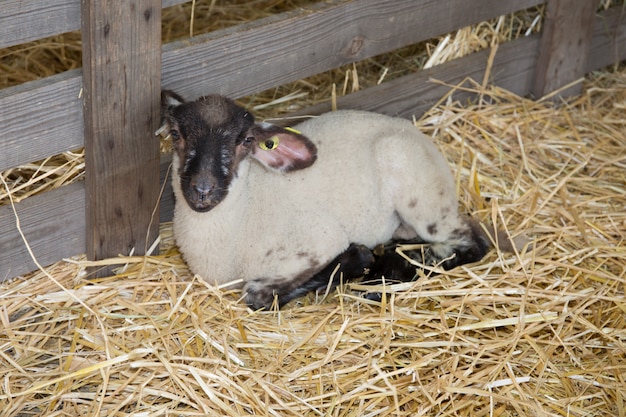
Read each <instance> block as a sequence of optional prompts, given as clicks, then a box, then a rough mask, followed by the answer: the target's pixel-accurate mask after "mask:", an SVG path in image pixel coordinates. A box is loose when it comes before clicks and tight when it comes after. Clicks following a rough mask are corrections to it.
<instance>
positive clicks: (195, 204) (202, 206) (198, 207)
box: [185, 197, 221, 213]
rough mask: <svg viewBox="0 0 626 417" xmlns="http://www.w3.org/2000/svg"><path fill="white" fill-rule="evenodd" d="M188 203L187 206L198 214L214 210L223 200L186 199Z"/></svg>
mask: <svg viewBox="0 0 626 417" xmlns="http://www.w3.org/2000/svg"><path fill="white" fill-rule="evenodd" d="M185 199H186V200H187V201H186V203H187V205H188V206H189V207H190V208H191V209H192V210H193V211H197V212H198V213H205V212H207V211H209V210H211V209H213V208H214V207H215V206H217V205H218V204H219V203H220V201H221V200H214V199H207V198H205V199H198V198H188V197H187V198H185Z"/></svg>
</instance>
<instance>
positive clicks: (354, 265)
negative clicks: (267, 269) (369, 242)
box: [244, 243, 374, 310]
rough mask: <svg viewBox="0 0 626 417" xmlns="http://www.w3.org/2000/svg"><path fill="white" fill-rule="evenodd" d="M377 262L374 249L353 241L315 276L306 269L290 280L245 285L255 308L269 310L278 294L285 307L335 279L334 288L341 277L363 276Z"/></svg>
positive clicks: (258, 279)
mask: <svg viewBox="0 0 626 417" xmlns="http://www.w3.org/2000/svg"><path fill="white" fill-rule="evenodd" d="M373 262H374V255H373V254H372V251H371V250H370V249H368V248H367V247H365V246H363V245H358V244H355V243H353V244H351V245H350V246H349V247H348V249H346V250H345V251H344V252H342V253H341V254H340V255H339V256H337V257H336V258H335V259H333V261H331V262H330V263H329V264H328V265H326V266H325V267H324V268H323V269H322V270H321V271H319V272H317V273H314V275H313V276H311V274H312V272H311V271H305V272H303V273H302V274H300V275H299V276H298V277H296V278H294V279H290V280H288V279H275V278H256V279H253V280H250V281H248V282H247V283H246V285H245V286H244V292H245V293H246V302H247V303H248V305H249V306H250V307H251V308H252V309H254V310H258V309H261V308H264V309H269V308H270V307H271V306H272V304H273V302H274V298H275V297H277V298H278V306H279V307H282V306H283V305H285V304H287V303H288V302H289V301H291V300H293V299H294V298H298V297H300V296H303V295H305V294H306V293H308V292H309V291H313V290H317V289H319V288H326V287H327V286H328V284H329V281H331V280H332V282H331V284H330V285H331V288H334V287H336V286H337V285H338V284H339V283H340V282H341V280H343V281H350V280H353V279H356V278H360V277H362V276H363V275H364V274H365V273H366V272H367V269H368V268H369V267H370V265H371V264H372V263H373Z"/></svg>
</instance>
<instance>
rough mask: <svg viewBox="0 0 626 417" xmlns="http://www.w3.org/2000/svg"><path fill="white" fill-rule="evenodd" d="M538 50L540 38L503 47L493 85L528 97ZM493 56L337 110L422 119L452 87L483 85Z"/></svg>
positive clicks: (411, 79)
mask: <svg viewBox="0 0 626 417" xmlns="http://www.w3.org/2000/svg"><path fill="white" fill-rule="evenodd" d="M538 46H539V36H538V35H533V36H530V37H527V38H522V39H519V40H516V41H514V42H508V43H506V44H503V45H500V47H499V48H498V50H497V53H496V56H495V59H494V62H493V68H492V71H491V76H490V77H489V82H490V83H493V84H495V85H497V86H499V87H502V88H504V89H507V90H509V91H512V92H514V93H516V94H519V95H522V96H523V95H526V94H528V92H529V91H530V89H531V87H532V81H533V77H532V74H533V69H534V68H535V66H536V64H537V54H536V50H537V47H538ZM489 53H490V51H489V50H483V51H480V52H477V53H474V54H471V55H469V56H467V57H465V58H462V59H457V60H454V61H450V62H446V63H444V64H441V65H438V66H436V67H433V68H429V69H427V70H423V71H419V72H416V73H415V74H411V75H407V76H404V77H402V78H398V79H396V80H393V81H389V82H386V83H383V84H380V85H377V86H374V87H370V88H367V89H365V90H361V91H359V92H356V93H352V94H349V95H346V96H343V97H339V98H338V99H337V108H339V109H355V110H369V111H375V112H379V113H385V114H389V115H391V116H400V117H405V118H408V119H411V118H413V117H414V116H415V117H420V115H421V114H423V113H424V112H425V111H427V110H428V109H430V108H431V107H432V106H433V105H434V104H435V103H436V102H437V101H438V100H440V99H441V97H443V96H445V95H446V94H448V92H449V91H450V87H449V86H448V85H456V84H458V83H460V82H462V81H463V80H465V79H468V78H471V79H473V80H474V81H475V82H477V83H482V80H483V77H484V74H485V71H486V67H487V61H488V58H489ZM444 83H446V84H448V85H445V84H444ZM471 96H472V94H470V93H467V92H464V91H457V92H455V93H454V95H453V96H452V98H453V99H455V100H460V101H463V100H466V99H470V98H471ZM330 110H331V103H330V102H326V103H321V104H318V105H316V106H311V107H309V108H306V109H303V110H302V111H299V112H297V113H294V114H291V115H290V117H289V119H290V120H293V117H297V116H299V115H303V116H304V115H316V114H321V113H324V112H327V111H330Z"/></svg>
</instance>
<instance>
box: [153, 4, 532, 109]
mask: <svg viewBox="0 0 626 417" xmlns="http://www.w3.org/2000/svg"><path fill="white" fill-rule="evenodd" d="M540 3H542V1H537V0H517V1H502V0H483V1H481V2H473V3H472V5H471V6H469V5H468V3H467V1H466V0H449V1H445V2H443V1H441V2H433V1H424V0H422V1H415V0H397V1H393V2H381V1H379V0H354V1H350V2H338V1H334V2H328V3H326V2H324V3H321V4H319V5H317V6H316V7H315V8H314V11H315V13H312V12H311V11H296V12H290V13H284V14H282V15H279V16H273V17H270V18H267V19H261V20H259V21H255V22H252V23H249V24H245V25H241V26H237V27H235V28H230V29H226V30H223V31H219V32H213V33H209V34H206V35H200V36H197V37H194V38H193V39H190V40H184V41H180V42H173V43H170V44H167V45H165V46H164V50H163V72H162V77H163V85H164V87H165V88H168V89H172V90H175V91H177V92H178V93H180V94H181V95H183V96H184V97H189V98H191V97H196V96H198V95H199V94H200V93H208V92H214V93H221V94H225V95H230V96H234V97H241V96H245V95H249V94H253V93H256V92H259V91H263V90H265V89H268V88H271V87H274V86H277V85H281V84H284V83H287V82H291V81H295V80H299V79H302V78H305V77H308V76H310V75H314V74H318V73H320V72H324V71H327V70H330V69H332V68H336V67H338V66H341V65H345V64H348V63H351V62H354V61H358V60H362V59H365V58H369V57H372V56H375V55H378V54H381V53H384V52H387V51H391V50H394V49H397V48H400V47H403V46H406V45H410V44H414V43H417V42H420V41H423V40H427V39H431V38H433V37H435V36H438V35H441V34H445V33H448V32H450V31H453V30H456V29H457V28H460V27H463V26H467V25H471V24H474V23H478V22H481V21H484V20H487V19H491V18H495V17H498V16H500V15H503V14H508V13H512V12H515V11H517V10H520V9H524V8H527V7H531V6H534V5H537V4H540Z"/></svg>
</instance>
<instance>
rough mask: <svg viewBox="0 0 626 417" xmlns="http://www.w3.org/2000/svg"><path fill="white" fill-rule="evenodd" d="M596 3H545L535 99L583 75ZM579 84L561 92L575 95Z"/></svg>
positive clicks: (569, 0) (557, 0) (591, 0)
mask: <svg viewBox="0 0 626 417" xmlns="http://www.w3.org/2000/svg"><path fill="white" fill-rule="evenodd" d="M597 6H598V0H548V2H547V4H546V14H545V19H544V25H543V34H542V37H541V47H540V48H541V49H540V51H539V58H538V61H537V70H536V72H535V83H534V88H533V94H534V96H535V97H536V98H540V97H543V96H544V95H546V94H548V93H550V92H552V91H554V90H556V89H559V88H561V87H563V86H565V85H567V84H569V83H571V82H572V81H575V80H576V79H578V78H580V77H582V76H584V75H585V70H586V68H587V58H588V57H589V47H590V45H591V36H592V33H593V22H594V15H595V11H596V9H597ZM581 91H582V85H580V84H578V85H575V86H572V87H570V88H568V89H566V90H564V91H563V92H561V93H560V95H561V96H562V97H566V96H572V95H578V94H580V93H581Z"/></svg>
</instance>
